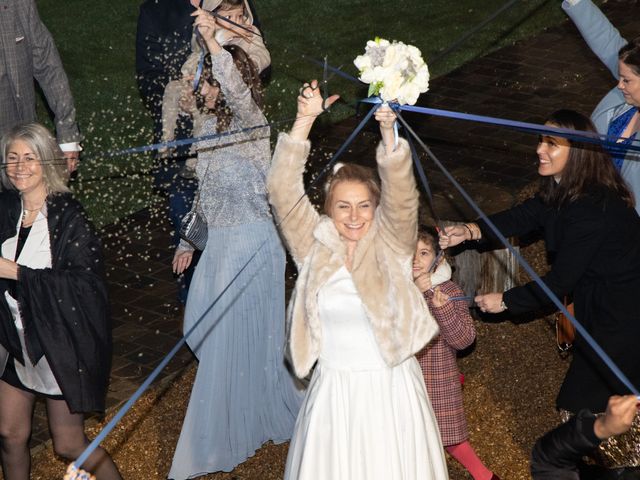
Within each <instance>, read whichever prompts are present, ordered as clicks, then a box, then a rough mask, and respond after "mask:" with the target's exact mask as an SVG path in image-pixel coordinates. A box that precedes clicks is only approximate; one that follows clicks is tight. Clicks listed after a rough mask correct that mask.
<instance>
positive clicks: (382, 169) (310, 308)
mask: <svg viewBox="0 0 640 480" xmlns="http://www.w3.org/2000/svg"><path fill="white" fill-rule="evenodd" d="M309 149H310V143H309V142H308V141H304V142H300V141H295V140H293V139H291V138H290V137H289V135H287V134H280V137H279V139H278V144H277V146H276V149H275V153H274V156H273V161H272V166H271V170H270V172H269V177H268V180H267V188H268V190H269V201H270V202H271V204H272V205H273V208H274V212H275V214H276V218H278V220H279V221H280V220H281V219H282V218H284V217H286V218H285V220H284V222H283V223H282V225H280V230H281V232H282V234H283V236H284V238H285V241H286V243H287V246H288V248H289V252H290V253H291V255H292V257H293V259H294V260H295V262H296V264H297V267H298V280H297V283H296V288H295V290H294V292H293V294H292V297H291V300H290V303H289V308H288V319H287V320H288V328H287V333H288V354H289V358H290V360H291V363H292V365H293V368H294V370H295V373H296V375H297V376H298V377H300V378H302V377H305V376H306V375H307V374H308V373H309V371H310V370H311V368H312V367H313V365H314V364H315V362H316V360H317V359H318V356H319V354H320V350H321V348H322V328H321V324H320V317H319V313H318V302H317V298H318V291H319V290H320V288H321V287H322V286H323V285H324V284H325V283H326V282H327V280H328V279H329V278H330V277H331V276H332V275H333V274H334V273H335V272H336V271H337V270H338V269H339V268H341V267H342V266H343V265H344V264H345V260H346V245H345V243H344V242H343V241H342V240H341V239H340V236H339V234H338V232H337V230H336V228H335V226H334V223H333V221H332V220H331V218H329V217H327V216H326V215H320V214H318V212H317V211H316V209H315V208H314V207H313V205H312V204H311V202H310V201H309V199H308V198H307V197H306V196H305V197H304V198H303V199H302V200H301V201H300V203H298V205H297V206H296V207H295V208H294V210H293V211H291V213H289V211H290V210H291V208H292V207H293V206H294V204H295V203H296V201H297V200H298V199H299V198H300V197H302V196H303V194H304V185H303V180H302V175H303V172H304V169H305V163H306V159H307V156H308V154H309ZM376 159H377V162H378V169H379V173H380V178H381V181H382V196H381V199H380V204H379V206H378V208H377V209H376V212H375V217H374V221H373V223H372V225H371V227H370V229H369V231H368V232H367V234H366V235H365V236H364V237H363V238H362V239H361V240H360V241H359V242H358V245H357V247H356V250H355V254H354V259H353V268H352V271H351V275H352V277H353V282H354V284H355V286H356V289H357V291H358V292H359V294H360V297H361V299H362V303H363V305H364V308H365V311H366V313H367V317H368V318H369V321H370V322H371V326H372V328H373V332H374V336H375V339H376V341H377V344H378V347H379V348H380V353H381V354H382V357H383V358H384V360H385V362H386V363H387V364H388V365H389V366H394V365H398V364H400V363H401V362H403V361H404V360H406V359H407V358H409V357H410V356H411V355H414V354H415V353H417V352H418V351H419V350H420V349H421V348H422V347H423V346H424V345H425V344H427V343H428V342H429V341H430V340H431V339H432V338H433V337H434V336H435V335H436V334H437V332H438V326H437V324H436V322H435V320H434V319H433V317H432V316H431V314H430V313H429V310H428V308H427V306H426V303H425V301H424V298H423V296H422V294H421V293H420V291H419V290H418V288H417V287H416V286H415V285H414V283H413V281H412V273H411V268H412V259H413V254H414V251H415V245H416V232H417V220H418V191H417V189H416V184H415V179H414V176H413V167H412V164H411V155H410V152H409V147H408V144H407V142H406V141H405V140H403V139H401V140H400V143H399V145H398V148H397V149H396V151H394V152H393V153H392V154H390V155H387V154H386V153H385V150H384V148H383V147H382V145H380V146H379V147H378V149H377V152H376ZM288 213H289V215H288V216H287V214H288Z"/></svg>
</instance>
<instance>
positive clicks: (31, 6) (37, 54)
mask: <svg viewBox="0 0 640 480" xmlns="http://www.w3.org/2000/svg"><path fill="white" fill-rule="evenodd" d="M34 78H35V79H36V80H37V81H38V84H39V85H40V88H42V91H43V92H44V95H45V97H46V98H47V103H48V104H49V108H50V109H51V110H52V111H53V114H54V115H55V126H56V133H57V136H58V142H59V143H70V142H79V141H80V140H82V138H81V137H80V133H79V132H78V126H77V124H76V110H75V106H74V103H73V97H72V96H71V89H70V88H69V81H68V80H67V75H66V74H65V72H64V68H63V67H62V61H61V60H60V55H59V54H58V50H57V49H56V46H55V44H54V42H53V38H52V37H51V34H50V33H49V31H48V30H47V27H45V26H44V24H43V23H42V21H41V20H40V16H39V15H38V10H37V9H36V4H35V2H34V0H0V106H1V108H0V136H2V135H4V134H5V133H7V132H8V131H9V130H10V129H11V128H13V127H14V126H16V125H19V124H21V123H29V122H34V121H35V120H36V96H35V88H34V84H33V80H34Z"/></svg>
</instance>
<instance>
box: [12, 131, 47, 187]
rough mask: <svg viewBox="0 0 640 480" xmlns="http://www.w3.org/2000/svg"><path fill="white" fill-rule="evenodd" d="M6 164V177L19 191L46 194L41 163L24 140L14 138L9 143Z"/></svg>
mask: <svg viewBox="0 0 640 480" xmlns="http://www.w3.org/2000/svg"><path fill="white" fill-rule="evenodd" d="M6 165H7V177H9V180H10V181H11V184H12V185H13V186H14V187H15V188H16V189H17V190H18V191H20V193H23V194H24V193H31V192H40V193H43V194H46V190H47V189H46V185H45V181H44V175H43V172H42V163H41V162H40V159H39V158H38V156H37V155H36V154H35V152H34V151H33V149H32V148H31V147H30V146H29V145H28V144H27V143H26V142H24V141H23V140H15V141H14V142H12V143H11V144H10V145H9V148H8V149H7V157H6Z"/></svg>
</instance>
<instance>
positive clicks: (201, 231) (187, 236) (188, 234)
mask: <svg viewBox="0 0 640 480" xmlns="http://www.w3.org/2000/svg"><path fill="white" fill-rule="evenodd" d="M208 170H209V165H207V169H206V170H205V172H204V173H205V175H203V178H204V176H206V174H207V171H208ZM199 204H200V188H198V193H196V198H195V199H194V201H193V206H192V207H191V210H190V211H188V212H187V214H186V215H185V216H184V217H182V222H181V223H180V238H182V239H183V240H185V241H186V242H188V243H189V244H190V245H191V246H192V247H193V248H195V249H196V250H204V247H206V246H207V237H208V236H209V227H208V226H207V220H206V219H205V218H204V217H203V216H202V215H201V214H200V213H199V212H198V205H199Z"/></svg>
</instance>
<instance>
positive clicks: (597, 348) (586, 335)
mask: <svg viewBox="0 0 640 480" xmlns="http://www.w3.org/2000/svg"><path fill="white" fill-rule="evenodd" d="M398 120H399V121H400V122H401V123H402V125H403V126H404V128H406V129H407V131H408V132H409V133H410V134H411V135H412V136H413V137H414V138H415V139H416V141H417V142H418V144H419V145H420V146H421V147H422V148H423V150H424V151H425V152H426V153H427V155H429V157H430V158H431V159H432V160H433V162H434V163H435V164H436V165H437V166H438V168H439V169H440V170H441V171H442V173H443V174H444V175H445V176H446V177H447V179H448V180H449V181H450V182H451V183H452V184H453V186H454V187H455V188H456V189H457V190H458V191H459V192H460V194H461V195H462V197H463V198H464V199H465V200H466V201H467V203H468V204H469V205H470V206H471V208H473V210H475V212H476V213H477V214H478V216H479V217H480V218H481V219H482V220H483V221H484V222H485V223H486V224H487V225H488V226H489V228H490V229H491V231H492V232H493V233H494V234H495V235H496V237H497V238H498V239H499V240H500V242H501V243H502V244H503V245H504V246H505V247H506V248H507V249H508V250H509V251H510V252H511V253H512V254H513V256H514V257H515V258H516V260H517V261H518V263H519V264H520V265H521V266H522V267H523V268H524V269H525V271H526V272H527V273H528V274H529V275H530V276H531V278H532V279H533V281H534V282H536V283H537V284H538V286H540V288H541V289H542V291H543V292H544V293H545V294H546V295H547V296H548V297H549V299H550V300H551V301H552V302H553V304H554V305H555V306H556V307H558V309H559V310H560V311H561V312H562V313H563V314H564V315H565V316H566V317H567V318H568V319H569V321H570V322H571V323H572V324H573V326H574V327H575V328H576V330H577V331H578V332H579V333H580V335H582V337H583V338H584V339H585V340H586V341H587V343H588V344H589V345H590V346H591V348H593V350H594V351H595V352H596V354H597V355H598V356H599V357H600V358H601V359H602V361H603V362H604V363H605V365H607V367H609V369H610V370H611V371H612V372H613V374H614V375H615V376H616V377H618V379H619V380H620V381H621V382H622V383H623V384H624V385H625V386H626V387H627V388H628V389H629V391H630V392H632V393H633V394H634V395H635V396H637V397H640V392H638V390H637V389H636V388H635V387H634V386H633V384H632V383H631V381H630V380H629V379H628V378H627V376H626V375H625V374H624V373H623V372H622V370H620V369H619V368H618V366H617V365H616V364H615V362H614V361H613V360H612V359H611V357H609V355H607V353H606V352H605V351H604V350H603V349H602V347H600V345H598V343H597V342H596V341H595V340H594V339H593V337H592V336H591V335H590V334H589V332H587V330H586V329H585V328H584V327H583V326H582V325H581V324H580V323H579V322H578V321H577V320H576V319H575V317H574V316H573V315H571V313H569V311H568V310H567V309H566V307H565V306H564V304H563V303H562V302H561V301H560V300H559V299H558V297H557V296H556V295H555V293H553V292H552V291H551V289H550V288H549V287H548V286H547V285H546V284H545V283H544V282H543V281H542V279H541V278H540V276H539V275H538V274H537V273H536V272H535V271H534V270H533V268H531V266H530V265H529V264H528V263H527V261H526V260H525V259H524V258H523V257H522V256H521V255H520V253H518V251H517V250H516V249H515V248H513V246H512V245H511V244H510V243H509V241H508V240H507V239H506V237H505V236H504V235H502V233H501V232H500V230H498V228H497V227H496V226H495V225H494V223H493V222H492V221H491V220H489V217H487V215H486V214H485V213H484V212H483V211H482V210H481V209H480V207H479V206H478V205H477V204H476V202H474V201H473V199H472V198H471V196H470V195H469V194H468V193H467V192H466V190H465V189H464V188H462V186H461V185H460V184H459V183H458V181H457V180H456V179H455V178H454V177H453V175H451V173H449V171H448V170H447V169H446V167H445V166H444V165H443V164H442V163H441V162H440V160H438V157H436V156H435V155H434V153H433V152H432V151H431V149H430V148H429V147H428V146H427V145H425V143H424V142H423V141H422V140H421V139H420V137H418V135H417V134H416V132H414V131H413V129H412V128H411V127H410V126H409V124H407V122H406V121H405V120H404V118H402V115H401V114H399V113H398Z"/></svg>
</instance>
